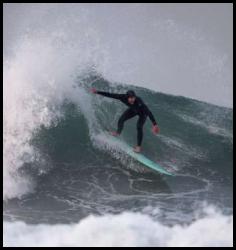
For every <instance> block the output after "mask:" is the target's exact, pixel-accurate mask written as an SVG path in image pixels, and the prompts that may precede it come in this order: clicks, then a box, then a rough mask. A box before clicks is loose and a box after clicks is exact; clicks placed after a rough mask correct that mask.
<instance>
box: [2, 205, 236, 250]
mask: <svg viewBox="0 0 236 250" xmlns="http://www.w3.org/2000/svg"><path fill="white" fill-rule="evenodd" d="M152 210H153V209H152ZM204 213H205V215H204V216H202V217H199V216H196V219H195V220H194V221H193V222H192V223H191V224H186V225H178V224H177V225H172V226H168V225H163V224H162V223H160V222H158V221H156V220H153V218H152V217H150V216H148V215H146V214H144V213H132V212H124V213H121V214H118V215H111V214H108V215H104V216H94V215H90V216H88V217H87V218H84V219H83V220H81V221H80V222H79V223H73V224H70V225H63V224H57V225H47V224H39V225H29V224H26V223H24V222H20V221H18V222H4V224H3V246H4V247H39V246H41V247H232V246H233V217H232V216H225V215H222V214H221V213H220V212H219V211H217V210H216V209H215V208H214V207H211V206H208V207H207V208H205V212H204Z"/></svg>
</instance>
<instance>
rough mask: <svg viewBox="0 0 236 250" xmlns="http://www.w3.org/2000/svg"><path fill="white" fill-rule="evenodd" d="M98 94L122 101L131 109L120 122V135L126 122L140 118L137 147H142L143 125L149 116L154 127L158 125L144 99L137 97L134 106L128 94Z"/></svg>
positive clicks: (118, 130)
mask: <svg viewBox="0 0 236 250" xmlns="http://www.w3.org/2000/svg"><path fill="white" fill-rule="evenodd" d="M97 94H99V95H103V96H106V97H110V98H114V99H117V100H120V101H121V102H123V103H124V104H126V105H127V106H129V108H128V109H127V110H126V111H125V112H124V113H123V114H122V115H121V117H120V119H119V121H118V129H117V133H118V134H120V133H121V131H122V129H123V127H124V122H125V121H127V120H128V119H130V118H132V117H134V116H136V115H138V116H139V119H138V122H137V132H138V133H137V145H138V146H141V143H142V139H143V125H144V123H145V121H146V118H147V116H148V117H149V119H150V120H151V122H152V124H153V125H156V124H157V123H156V120H155V118H154V116H153V114H152V112H151V111H150V110H149V109H148V107H147V106H146V105H145V104H144V102H143V101H142V99H141V98H140V97H138V96H136V98H135V102H134V104H130V103H128V97H127V95H126V94H112V93H107V92H103V91H97Z"/></svg>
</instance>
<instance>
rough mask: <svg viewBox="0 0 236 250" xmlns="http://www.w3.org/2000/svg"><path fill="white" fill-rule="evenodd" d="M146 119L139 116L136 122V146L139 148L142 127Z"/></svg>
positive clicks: (144, 116) (141, 138) (143, 116)
mask: <svg viewBox="0 0 236 250" xmlns="http://www.w3.org/2000/svg"><path fill="white" fill-rule="evenodd" d="M146 119H147V116H146V115H142V116H139V119H138V122H137V146H138V147H140V146H141V144H142V140H143V125H144V123H145V121H146Z"/></svg>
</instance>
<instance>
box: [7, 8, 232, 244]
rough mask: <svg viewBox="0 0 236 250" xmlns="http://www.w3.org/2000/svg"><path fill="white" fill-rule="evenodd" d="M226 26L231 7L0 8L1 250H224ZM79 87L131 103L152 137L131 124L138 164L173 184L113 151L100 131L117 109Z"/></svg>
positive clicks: (228, 89) (228, 208)
mask: <svg viewBox="0 0 236 250" xmlns="http://www.w3.org/2000/svg"><path fill="white" fill-rule="evenodd" d="M193 9H194V12H193ZM212 9H213V10H214V11H212ZM194 13H201V15H202V18H201V20H199V19H198V18H197V15H196V14H194ZM13 16H14V18H13ZM225 16H227V18H225ZM231 18H232V5H231V4H222V5H219V4H208V5H205V6H204V5H201V4H197V5H195V6H194V7H193V6H191V5H188V4H187V5H183V4H182V5H175V4H172V5H171V4H4V18H3V21H4V23H3V28H4V30H3V35H4V41H3V45H4V46H3V52H4V57H3V105H4V106H3V219H4V222H3V246H19V247H20V246H150V247H151V246H159V247H162V246H164V247H170V246H190V247H196V246H215V247H219V246H233V191H232V189H233V121H232V120H233V109H232V102H233V101H232V100H233V98H232V78H233V77H232V39H231V38H232V29H231V28H232V19H231ZM214 22H218V24H219V25H218V27H219V30H216V29H213V28H212V27H213V26H212V25H213V24H214ZM225 27H227V29H226V28H225ZM222 36H224V37H225V39H226V40H227V39H228V40H227V41H228V42H227V43H225V41H224V40H223V39H222V38H221V37H222ZM92 87H94V88H97V89H99V90H103V91H109V92H114V93H125V92H126V91H127V90H129V89H133V90H134V91H135V92H136V93H137V95H138V96H140V97H141V98H142V99H143V100H144V101H145V103H146V104H147V105H148V107H149V108H150V109H151V110H152V112H153V114H154V116H155V118H156V120H157V123H158V125H159V127H160V134H159V135H157V136H154V135H153V134H152V133H151V123H150V121H147V122H146V123H145V128H144V141H143V149H144V154H145V155H146V156H148V157H150V158H151V159H152V160H154V161H157V162H158V163H160V165H162V166H163V167H165V168H166V169H167V170H168V171H171V172H173V173H174V174H175V177H170V176H162V175H159V174H158V173H155V172H153V171H149V170H148V169H145V168H144V167H143V166H142V165H141V164H138V163H137V162H136V161H134V160H132V159H130V158H129V157H128V156H127V155H126V154H125V153H124V152H120V151H118V150H117V148H116V147H115V145H113V144H112V143H111V142H110V141H109V139H107V138H106V135H105V133H104V130H105V129H106V128H107V127H109V128H110V129H115V128H116V126H117V121H118V119H119V116H120V114H121V113H122V112H123V111H124V110H125V106H124V105H122V104H121V103H119V102H116V101H114V100H112V99H109V98H104V97H101V96H97V95H92V94H91V93H90V92H89V89H90V88H92ZM136 120H137V119H136V118H135V119H133V120H131V121H128V122H127V123H126V124H125V128H124V131H123V133H122V136H121V138H122V140H124V141H125V142H127V143H128V144H129V145H134V144H135V140H136Z"/></svg>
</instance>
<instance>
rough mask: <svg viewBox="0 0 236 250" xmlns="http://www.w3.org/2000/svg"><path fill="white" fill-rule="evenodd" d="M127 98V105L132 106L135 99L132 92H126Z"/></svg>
mask: <svg viewBox="0 0 236 250" xmlns="http://www.w3.org/2000/svg"><path fill="white" fill-rule="evenodd" d="M126 95H127V98H128V103H129V104H134V102H135V99H136V95H135V92H134V91H133V90H128V91H127V92H126Z"/></svg>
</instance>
